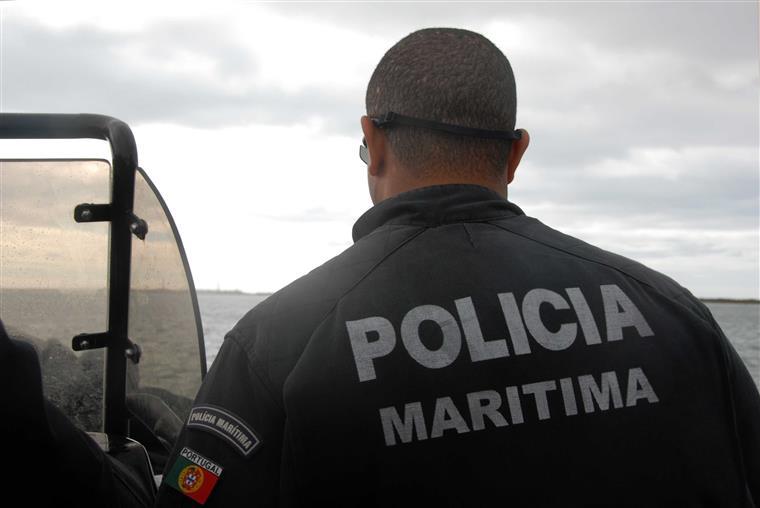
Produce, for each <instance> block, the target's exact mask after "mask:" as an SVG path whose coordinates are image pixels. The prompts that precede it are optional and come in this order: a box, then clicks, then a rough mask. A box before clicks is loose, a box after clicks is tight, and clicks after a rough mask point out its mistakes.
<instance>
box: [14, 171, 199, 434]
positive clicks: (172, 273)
mask: <svg viewBox="0 0 760 508" xmlns="http://www.w3.org/2000/svg"><path fill="white" fill-rule="evenodd" d="M111 175H112V169H111V165H110V163H109V162H108V161H105V160H85V159H66V160H63V159H54V160H29V159H26V160H8V159H6V160H0V182H1V183H0V233H1V237H2V238H1V240H2V242H1V244H2V245H1V247H2V248H0V319H2V321H3V323H4V324H5V327H6V329H7V331H8V333H9V334H10V335H11V337H13V338H15V339H19V340H24V341H27V342H30V343H32V344H33V345H34V346H35V348H36V349H37V352H38V357H39V360H40V366H41V370H42V376H43V391H44V394H45V396H46V397H47V398H48V399H49V400H50V401H51V402H52V403H53V404H55V405H56V406H57V407H58V408H59V409H61V410H62V411H63V413H64V414H66V416H68V417H69V418H70V419H71V420H72V421H73V422H74V423H75V424H76V425H77V426H78V427H80V428H82V429H83V430H86V431H91V432H99V431H102V430H103V411H104V404H103V398H104V390H103V388H104V367H105V349H93V350H89V351H82V352H75V351H74V350H73V349H72V339H73V338H74V337H75V336H76V335H79V334H82V333H92V334H99V333H103V332H106V331H107V330H108V270H109V265H108V260H109V234H110V230H109V227H110V223H109V222H89V223H78V222H76V221H75V220H74V208H75V207H76V206H77V205H79V204H83V203H95V204H98V203H109V202H111V195H110V194H111ZM134 215H136V216H137V217H139V218H141V219H143V220H144V221H145V222H146V223H147V227H148V233H147V235H146V236H145V239H144V240H141V239H138V238H137V236H133V237H132V268H131V289H130V301H129V316H128V318H129V321H128V323H129V328H128V337H129V339H130V340H131V341H132V343H134V344H136V345H137V346H138V348H139V350H140V355H139V358H138V357H137V356H135V355H132V360H128V361H127V379H126V395H127V406H128V407H129V408H130V409H133V408H140V407H142V408H145V407H148V408H151V407H153V408H155V407H156V404H158V405H159V406H161V407H163V408H166V407H168V408H170V409H171V410H172V411H173V413H174V414H176V416H177V418H176V419H173V421H181V420H184V418H185V417H186V416H187V414H188V412H189V409H190V406H191V403H192V399H193V398H194V396H195V393H196V392H197V390H198V388H199V386H200V383H201V377H202V373H203V372H205V353H204V354H201V352H202V351H203V347H202V344H203V340H202V336H201V335H202V331H201V330H202V327H201V326H200V321H199V317H198V313H197V301H196V300H195V293H194V287H193V285H192V279H191V278H190V274H189V270H188V268H187V265H186V260H185V258H184V251H183V250H182V247H181V242H180V240H179V237H178V235H177V234H176V230H175V229H174V226H173V224H174V223H173V221H172V220H171V218H170V215H169V214H168V211H167V210H166V208H165V206H164V204H163V200H162V199H161V197H160V195H159V194H158V192H157V191H156V190H155V187H153V185H152V184H151V182H150V180H149V179H148V177H147V176H146V175H145V174H144V173H143V172H142V170H141V169H138V171H137V173H136V177H135V197H134ZM175 430H176V425H175ZM164 437H166V443H165V444H166V445H167V446H169V447H170V446H171V445H172V444H173V443H172V442H171V441H172V438H173V437H176V435H175V434H174V433H172V432H170V433H168V434H167V435H166V436H164Z"/></svg>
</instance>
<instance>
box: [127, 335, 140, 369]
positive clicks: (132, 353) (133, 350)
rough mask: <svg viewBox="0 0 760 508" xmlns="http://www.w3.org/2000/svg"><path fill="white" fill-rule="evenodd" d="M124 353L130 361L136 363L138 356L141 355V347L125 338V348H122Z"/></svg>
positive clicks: (138, 359) (138, 360)
mask: <svg viewBox="0 0 760 508" xmlns="http://www.w3.org/2000/svg"><path fill="white" fill-rule="evenodd" d="M124 354H125V355H126V357H127V358H129V359H130V360H131V361H132V363H134V364H135V365H137V364H138V363H140V358H141V357H142V348H141V347H140V344H137V343H136V342H132V341H131V340H129V339H127V349H125V350H124Z"/></svg>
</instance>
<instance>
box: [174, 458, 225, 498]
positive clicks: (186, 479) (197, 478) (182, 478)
mask: <svg viewBox="0 0 760 508" xmlns="http://www.w3.org/2000/svg"><path fill="white" fill-rule="evenodd" d="M221 474H222V468H221V467H220V466H219V465H217V464H215V463H214V462H211V461H210V460H208V459H207V458H206V457H204V456H202V455H200V454H199V453H196V452H195V451H193V450H191V449H190V448H187V447H184V448H182V451H181V452H180V453H179V457H177V461H176V462H175V463H174V465H173V466H172V468H171V470H170V471H169V474H167V475H166V476H165V477H164V483H166V484H167V485H169V486H170V487H172V488H174V489H177V490H178V491H180V492H182V493H183V494H184V495H186V496H187V497H189V498H190V499H193V500H194V501H197V502H198V503H200V504H205V503H206V499H208V496H209V494H211V491H212V490H213V489H214V486H215V485H216V482H217V481H218V480H219V476H221Z"/></svg>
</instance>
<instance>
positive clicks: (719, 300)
mask: <svg viewBox="0 0 760 508" xmlns="http://www.w3.org/2000/svg"><path fill="white" fill-rule="evenodd" d="M196 291H197V292H198V293H210V294H216V295H249V296H270V295H271V294H272V293H267V292H256V293H249V292H247V291H241V290H239V289H198V290H196ZM699 300H700V301H702V302H703V303H737V304H750V305H752V304H754V305H758V304H760V300H758V299H756V298H699Z"/></svg>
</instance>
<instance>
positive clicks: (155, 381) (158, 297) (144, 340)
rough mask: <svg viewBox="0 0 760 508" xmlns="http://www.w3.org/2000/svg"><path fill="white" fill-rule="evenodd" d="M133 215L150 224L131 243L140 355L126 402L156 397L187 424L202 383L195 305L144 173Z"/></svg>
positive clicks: (133, 334) (133, 314)
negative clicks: (144, 235) (139, 236)
mask: <svg viewBox="0 0 760 508" xmlns="http://www.w3.org/2000/svg"><path fill="white" fill-rule="evenodd" d="M134 213H135V215H137V216H138V217H140V218H141V219H144V220H145V221H146V222H147V223H148V234H147V236H146V237H145V240H139V239H137V238H134V237H133V239H132V275H131V276H132V286H131V287H132V290H131V296H130V306H129V337H130V339H131V340H132V341H133V342H135V343H137V344H138V345H139V346H140V348H141V349H142V356H141V358H140V361H139V363H138V364H134V363H132V362H128V363H127V365H128V367H127V374H128V378H127V395H128V399H127V402H128V406H129V405H130V404H134V401H135V400H136V399H137V400H139V401H142V402H141V403H142V404H150V403H151V402H150V401H147V402H146V397H145V396H146V395H147V396H148V397H149V398H150V400H152V401H153V402H155V398H154V397H158V398H160V399H161V400H162V401H163V403H165V404H166V405H167V406H168V407H169V408H171V409H172V411H173V412H174V413H175V414H176V415H177V416H178V417H179V419H181V420H184V419H185V418H186V417H187V415H188V413H189V410H190V406H191V404H192V400H193V398H194V397H195V394H196V392H197V391H198V388H199V387H200V383H201V351H200V347H199V337H198V333H199V332H198V328H197V324H196V315H195V306H194V302H193V299H192V290H191V287H190V283H189V281H188V275H187V274H186V272H185V265H184V263H183V260H182V256H181V254H180V248H179V246H178V242H177V240H176V238H175V236H174V232H173V230H172V227H171V223H170V221H169V218H168V217H167V215H166V213H165V212H164V209H163V207H162V206H161V202H160V200H159V199H158V197H157V196H156V194H155V193H154V192H153V189H152V188H151V186H150V185H149V183H148V181H147V180H146V179H145V177H144V176H143V175H142V173H141V172H138V174H137V176H136V180H135V204H134Z"/></svg>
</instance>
